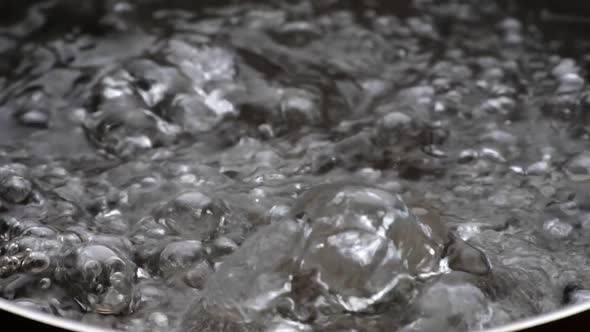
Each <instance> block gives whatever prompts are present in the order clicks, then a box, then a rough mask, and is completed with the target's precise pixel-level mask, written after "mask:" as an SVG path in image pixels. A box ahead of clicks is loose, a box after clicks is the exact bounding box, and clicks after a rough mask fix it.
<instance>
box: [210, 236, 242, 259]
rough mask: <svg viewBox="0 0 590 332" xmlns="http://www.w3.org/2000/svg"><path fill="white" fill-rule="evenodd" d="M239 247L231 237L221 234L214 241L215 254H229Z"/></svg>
mask: <svg viewBox="0 0 590 332" xmlns="http://www.w3.org/2000/svg"><path fill="white" fill-rule="evenodd" d="M237 248H238V245H237V244H236V243H235V242H234V241H233V240H232V239H230V238H228V237H225V236H221V237H218V238H217V239H215V241H213V251H214V253H215V255H221V256H224V255H228V254H231V253H232V252H233V251H234V250H236V249H237Z"/></svg>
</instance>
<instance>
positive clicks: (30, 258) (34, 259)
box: [22, 252, 51, 273]
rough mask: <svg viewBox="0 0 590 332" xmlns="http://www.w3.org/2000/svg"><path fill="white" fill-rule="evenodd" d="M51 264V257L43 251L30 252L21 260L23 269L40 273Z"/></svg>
mask: <svg viewBox="0 0 590 332" xmlns="http://www.w3.org/2000/svg"><path fill="white" fill-rule="evenodd" d="M50 265H51V259H50V258H49V257H48V256H47V255H46V254H44V253H41V252H32V253H30V254H29V255H27V257H25V259H24V260H23V262H22V267H23V269H25V270H27V271H30V272H32V273H42V272H44V271H45V270H47V268H49V266H50Z"/></svg>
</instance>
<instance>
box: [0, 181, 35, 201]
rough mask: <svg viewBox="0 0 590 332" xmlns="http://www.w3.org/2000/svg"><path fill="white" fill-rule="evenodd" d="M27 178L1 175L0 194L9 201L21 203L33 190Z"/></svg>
mask: <svg viewBox="0 0 590 332" xmlns="http://www.w3.org/2000/svg"><path fill="white" fill-rule="evenodd" d="M32 187H33V186H32V184H31V182H30V181H29V180H27V179H25V178H24V177H22V176H19V175H7V176H2V178H1V179H0V196H1V197H2V198H3V199H5V200H7V201H8V202H10V203H15V204H22V203H24V202H25V201H26V200H27V198H28V197H29V196H30V195H31V192H32V190H33V188H32Z"/></svg>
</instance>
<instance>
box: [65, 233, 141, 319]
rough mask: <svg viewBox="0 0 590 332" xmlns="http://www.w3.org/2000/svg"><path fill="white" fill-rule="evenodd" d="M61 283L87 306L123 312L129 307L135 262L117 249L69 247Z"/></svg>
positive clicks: (94, 309) (110, 311) (84, 246)
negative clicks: (65, 284) (66, 285)
mask: <svg viewBox="0 0 590 332" xmlns="http://www.w3.org/2000/svg"><path fill="white" fill-rule="evenodd" d="M60 268H61V269H62V270H63V271H64V272H63V275H62V276H61V277H60V283H67V284H68V285H69V287H68V288H67V289H68V291H69V292H71V293H72V296H74V297H75V298H76V299H77V300H78V301H80V302H81V303H82V304H84V305H86V306H87V307H88V310H92V311H95V312H97V313H100V314H105V315H110V314H120V313H122V312H126V311H127V310H128V309H129V305H130V302H131V295H132V292H133V279H134V277H135V269H136V267H135V265H134V264H133V262H131V261H129V260H128V259H126V258H124V256H122V255H120V254H118V253H117V252H116V251H115V250H113V249H111V248H109V247H107V246H104V245H99V244H87V245H83V246H81V247H79V248H74V249H70V250H69V251H67V252H66V253H65V254H64V256H63V257H62V258H61V261H60Z"/></svg>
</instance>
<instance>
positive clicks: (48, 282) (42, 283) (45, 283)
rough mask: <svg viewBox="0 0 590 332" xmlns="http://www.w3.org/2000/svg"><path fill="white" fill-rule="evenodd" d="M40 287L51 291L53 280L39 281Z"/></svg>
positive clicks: (42, 279) (44, 279) (43, 279)
mask: <svg viewBox="0 0 590 332" xmlns="http://www.w3.org/2000/svg"><path fill="white" fill-rule="evenodd" d="M39 287H41V289H49V288H50V287H51V279H50V278H41V280H39Z"/></svg>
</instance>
